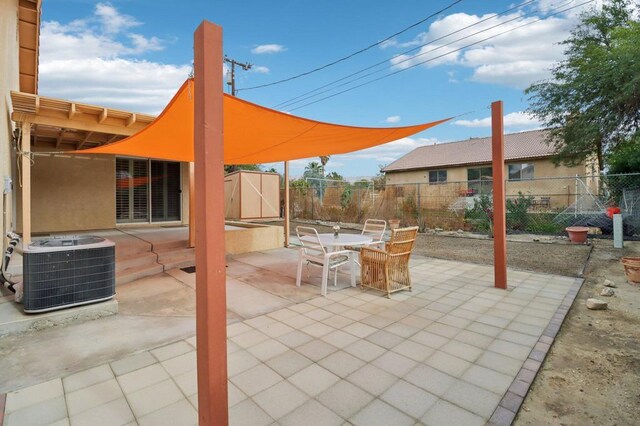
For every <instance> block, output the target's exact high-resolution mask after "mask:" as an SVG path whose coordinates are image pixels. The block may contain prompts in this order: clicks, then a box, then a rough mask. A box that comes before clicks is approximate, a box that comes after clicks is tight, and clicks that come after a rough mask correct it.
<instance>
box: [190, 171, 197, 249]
mask: <svg viewBox="0 0 640 426" xmlns="http://www.w3.org/2000/svg"><path fill="white" fill-rule="evenodd" d="M195 246H196V175H195V164H194V163H193V162H191V163H189V247H191V248H193V247H195Z"/></svg>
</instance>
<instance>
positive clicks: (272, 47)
mask: <svg viewBox="0 0 640 426" xmlns="http://www.w3.org/2000/svg"><path fill="white" fill-rule="evenodd" d="M285 50H287V49H286V48H285V47H284V46H283V45H281V44H261V45H259V46H256V47H254V48H253V49H251V53H254V54H256V55H261V54H264V53H280V52H284V51H285Z"/></svg>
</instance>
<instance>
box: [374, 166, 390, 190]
mask: <svg viewBox="0 0 640 426" xmlns="http://www.w3.org/2000/svg"><path fill="white" fill-rule="evenodd" d="M385 167H387V165H386V164H378V168H379V169H380V171H379V172H378V174H377V175H375V176H374V177H373V178H372V179H371V181H372V182H373V187H374V188H377V189H383V188H384V186H385V185H386V183H387V176H386V175H385V173H384V172H383V171H382V169H384V168H385Z"/></svg>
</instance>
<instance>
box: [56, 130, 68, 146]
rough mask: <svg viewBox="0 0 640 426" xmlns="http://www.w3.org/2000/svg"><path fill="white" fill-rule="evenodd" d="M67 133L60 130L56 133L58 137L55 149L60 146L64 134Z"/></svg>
mask: <svg viewBox="0 0 640 426" xmlns="http://www.w3.org/2000/svg"><path fill="white" fill-rule="evenodd" d="M66 131H67V129H60V133H58V137H57V138H56V149H57V148H60V145H61V144H62V141H63V140H64V134H65V132H66Z"/></svg>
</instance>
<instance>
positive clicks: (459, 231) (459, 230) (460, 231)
mask: <svg viewBox="0 0 640 426" xmlns="http://www.w3.org/2000/svg"><path fill="white" fill-rule="evenodd" d="M456 232H457V233H458V234H462V233H463V232H464V231H463V230H462V229H458V230H457V231H456Z"/></svg>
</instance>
